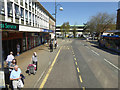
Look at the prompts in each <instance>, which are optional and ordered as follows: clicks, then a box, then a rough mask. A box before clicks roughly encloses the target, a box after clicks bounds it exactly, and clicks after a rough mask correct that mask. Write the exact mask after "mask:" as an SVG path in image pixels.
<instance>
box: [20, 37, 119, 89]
mask: <svg viewBox="0 0 120 90" xmlns="http://www.w3.org/2000/svg"><path fill="white" fill-rule="evenodd" d="M58 44H59V47H58V48H57V49H55V50H54V51H53V52H52V53H50V52H49V50H48V47H47V46H44V47H41V48H40V47H38V48H36V49H35V50H30V51H29V52H28V53H26V54H25V53H24V54H23V55H21V57H20V58H18V59H19V64H20V65H19V66H20V67H21V69H22V72H23V74H24V75H25V77H26V79H25V87H24V88H81V89H82V90H85V89H86V88H102V90H103V88H118V86H119V85H118V81H119V80H118V75H119V74H118V71H120V68H119V67H118V55H117V54H116V53H113V52H111V51H108V50H105V49H101V48H99V47H98V46H97V45H96V44H93V43H89V42H86V41H85V40H81V39H71V40H69V39H64V40H61V39H60V40H59V41H58ZM34 51H36V52H37V54H38V71H37V73H36V75H28V74H27V73H26V72H25V71H26V67H27V66H28V64H29V63H31V60H30V59H31V56H32V52H34ZM20 60H21V61H20ZM22 60H23V61H22ZM94 90H96V89H94ZM112 90H116V89H112Z"/></svg>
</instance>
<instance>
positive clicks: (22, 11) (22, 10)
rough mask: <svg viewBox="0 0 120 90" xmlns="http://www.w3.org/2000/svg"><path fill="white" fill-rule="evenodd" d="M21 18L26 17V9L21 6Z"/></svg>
mask: <svg viewBox="0 0 120 90" xmlns="http://www.w3.org/2000/svg"><path fill="white" fill-rule="evenodd" d="M21 18H22V19H24V9H23V8H21Z"/></svg>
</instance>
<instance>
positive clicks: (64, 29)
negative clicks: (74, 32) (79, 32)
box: [60, 22, 70, 37]
mask: <svg viewBox="0 0 120 90" xmlns="http://www.w3.org/2000/svg"><path fill="white" fill-rule="evenodd" d="M60 30H61V33H62V34H63V35H64V34H65V37H66V34H68V33H69V30H70V25H69V22H64V23H63V24H62V26H61V27H60Z"/></svg>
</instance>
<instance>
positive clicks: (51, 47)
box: [50, 42, 53, 52]
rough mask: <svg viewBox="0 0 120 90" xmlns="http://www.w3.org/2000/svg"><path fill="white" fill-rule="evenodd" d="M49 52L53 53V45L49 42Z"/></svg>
mask: <svg viewBox="0 0 120 90" xmlns="http://www.w3.org/2000/svg"><path fill="white" fill-rule="evenodd" d="M50 52H53V43H52V42H50Z"/></svg>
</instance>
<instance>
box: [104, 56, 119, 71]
mask: <svg viewBox="0 0 120 90" xmlns="http://www.w3.org/2000/svg"><path fill="white" fill-rule="evenodd" d="M104 60H105V61H106V62H107V63H109V64H110V65H112V66H113V67H114V68H116V69H118V70H120V68H118V67H117V66H115V65H114V64H112V63H111V62H110V61H108V60H107V59H105V58H104Z"/></svg>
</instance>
